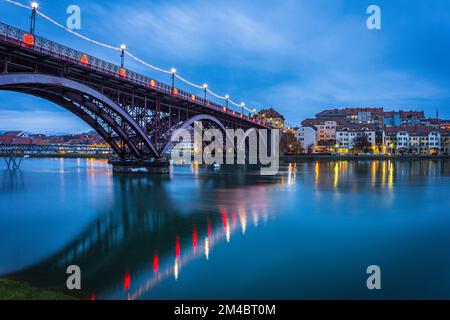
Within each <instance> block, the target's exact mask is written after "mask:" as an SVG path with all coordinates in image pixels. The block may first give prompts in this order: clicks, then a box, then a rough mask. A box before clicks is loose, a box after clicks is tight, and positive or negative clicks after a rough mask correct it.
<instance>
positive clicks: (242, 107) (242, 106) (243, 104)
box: [241, 102, 245, 115]
mask: <svg viewBox="0 0 450 320" xmlns="http://www.w3.org/2000/svg"><path fill="white" fill-rule="evenodd" d="M244 107H245V103H244V102H242V103H241V114H242V115H244Z"/></svg>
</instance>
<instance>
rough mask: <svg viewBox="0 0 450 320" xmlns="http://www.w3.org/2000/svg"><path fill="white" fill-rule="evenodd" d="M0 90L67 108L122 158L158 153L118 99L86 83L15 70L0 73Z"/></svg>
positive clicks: (157, 154) (143, 156) (138, 157)
mask: <svg viewBox="0 0 450 320" xmlns="http://www.w3.org/2000/svg"><path fill="white" fill-rule="evenodd" d="M0 90H5V91H15V92H19V93H24V94H28V95H33V96H36V97H40V98H42V99H45V100H48V101H50V102H53V103H55V104H57V105H59V106H61V107H63V108H65V109H67V110H68V111H70V112H71V113H73V114H75V115H76V116H78V117H79V118H81V119H82V120H83V121H85V122H86V123H87V124H88V125H90V126H91V127H92V128H93V129H94V130H95V131H96V132H97V133H98V134H99V135H101V136H102V138H103V139H104V140H105V141H106V142H107V143H108V144H109V145H110V146H111V147H112V149H113V150H114V152H115V153H116V154H117V155H119V156H120V157H122V158H124V157H125V156H126V155H130V156H132V157H134V158H136V159H141V160H145V159H146V158H150V157H155V158H158V157H159V153H158V152H157V150H156V148H155V147H154V146H153V144H152V142H151V141H150V139H149V137H148V136H147V135H146V133H145V131H144V129H143V128H141V127H140V126H139V124H138V123H137V122H136V121H135V120H134V119H133V118H132V117H131V116H130V115H129V114H128V113H127V112H126V111H125V110H124V109H123V108H122V107H121V106H120V105H119V104H118V103H116V102H114V101H113V100H111V99H110V98H108V97H107V96H105V95H103V94H102V93H100V92H98V91H97V90H95V89H93V88H91V87H89V86H87V85H85V84H81V83H79V82H76V81H73V80H69V79H66V78H63V77H57V76H51V75H46V74H37V73H36V74H35V73H14V74H3V75H0ZM117 140H119V141H120V142H119V143H118V142H117Z"/></svg>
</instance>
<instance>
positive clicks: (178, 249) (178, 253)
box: [175, 236, 181, 258]
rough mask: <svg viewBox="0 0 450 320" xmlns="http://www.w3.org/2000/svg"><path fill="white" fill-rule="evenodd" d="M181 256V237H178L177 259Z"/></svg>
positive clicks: (176, 246)
mask: <svg viewBox="0 0 450 320" xmlns="http://www.w3.org/2000/svg"><path fill="white" fill-rule="evenodd" d="M180 255H181V246H180V237H179V236H177V238H176V240H175V257H177V258H179V257H180Z"/></svg>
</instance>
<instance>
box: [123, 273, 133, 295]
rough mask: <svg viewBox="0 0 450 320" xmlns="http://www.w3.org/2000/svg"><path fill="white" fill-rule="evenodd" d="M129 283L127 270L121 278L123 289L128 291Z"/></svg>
mask: <svg viewBox="0 0 450 320" xmlns="http://www.w3.org/2000/svg"><path fill="white" fill-rule="evenodd" d="M130 285H131V275H130V273H129V272H127V274H126V275H125V278H124V279H123V288H124V289H125V291H128V290H129V289H130Z"/></svg>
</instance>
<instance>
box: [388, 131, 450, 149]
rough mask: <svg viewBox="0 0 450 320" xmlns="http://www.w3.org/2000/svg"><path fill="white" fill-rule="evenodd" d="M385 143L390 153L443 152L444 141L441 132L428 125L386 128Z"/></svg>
mask: <svg viewBox="0 0 450 320" xmlns="http://www.w3.org/2000/svg"><path fill="white" fill-rule="evenodd" d="M444 140H445V139H444ZM385 145H386V146H387V149H388V151H389V152H390V153H395V154H440V153H441V152H445V150H444V149H445V141H444V142H443V138H442V135H441V133H440V132H439V130H437V129H436V128H433V127H429V126H416V127H395V128H386V135H385Z"/></svg>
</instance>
